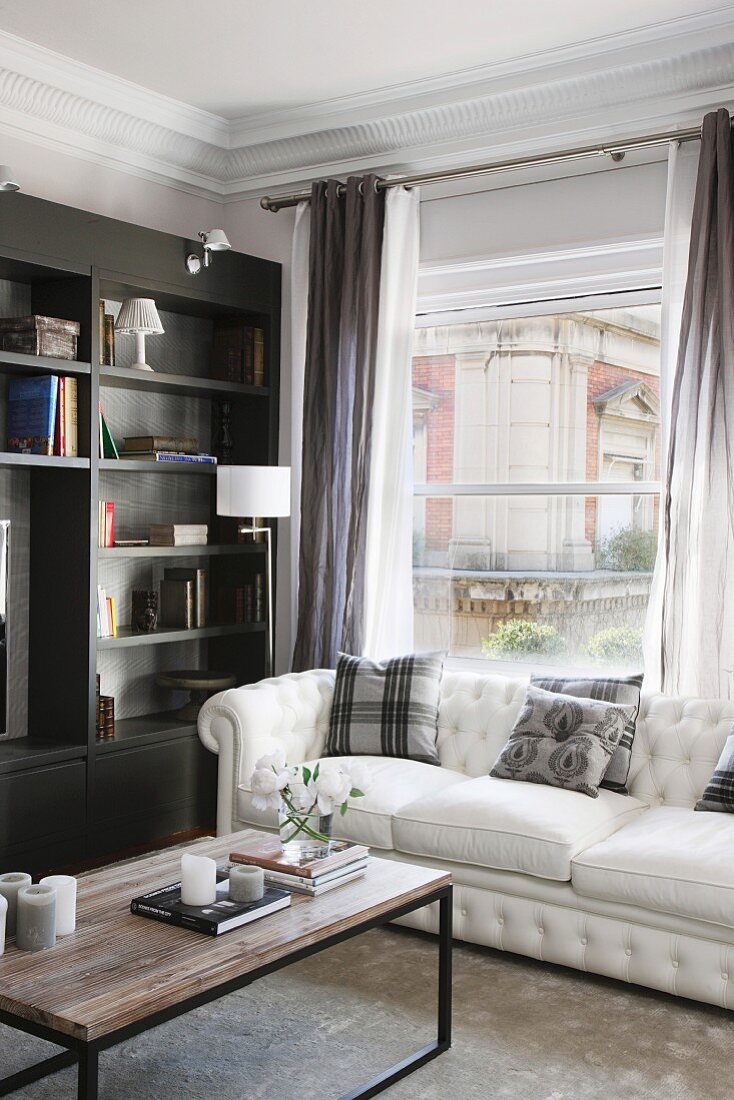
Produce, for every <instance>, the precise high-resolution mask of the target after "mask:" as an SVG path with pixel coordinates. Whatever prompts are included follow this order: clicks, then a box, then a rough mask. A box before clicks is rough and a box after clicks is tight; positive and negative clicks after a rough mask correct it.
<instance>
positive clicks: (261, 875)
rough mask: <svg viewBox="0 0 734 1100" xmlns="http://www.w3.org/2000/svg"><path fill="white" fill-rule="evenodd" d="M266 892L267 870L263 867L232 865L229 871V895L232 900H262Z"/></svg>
mask: <svg viewBox="0 0 734 1100" xmlns="http://www.w3.org/2000/svg"><path fill="white" fill-rule="evenodd" d="M264 893H265V872H264V871H263V869H262V867H250V866H249V865H247V864H243V865H242V866H241V867H231V868H230V872H229V896H230V898H231V899H232V901H239V902H253V901H260V898H261V897H262V896H263V894H264Z"/></svg>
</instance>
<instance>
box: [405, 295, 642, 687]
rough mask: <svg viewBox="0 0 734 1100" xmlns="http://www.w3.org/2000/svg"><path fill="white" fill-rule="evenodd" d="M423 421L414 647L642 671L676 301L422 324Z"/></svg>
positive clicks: (416, 400)
mask: <svg viewBox="0 0 734 1100" xmlns="http://www.w3.org/2000/svg"><path fill="white" fill-rule="evenodd" d="M455 316H456V315H454V317H455ZM413 422H414V450H415V497H414V595H415V629H416V647H417V648H420V649H426V648H446V649H448V651H449V654H450V656H452V657H460V658H467V659H475V660H476V659H483V660H485V661H486V660H487V659H491V660H495V661H502V662H513V663H517V662H520V663H525V664H532V665H534V666H552V665H554V664H563V665H565V666H570V665H573V666H575V667H586V668H593V667H594V666H595V665H596V664H600V663H603V664H604V667H605V668H607V669H609V668H610V667H615V668H618V669H624V668H632V667H634V668H635V669H638V668H639V667H640V666H641V661H642V652H641V639H642V628H643V624H644V618H645V612H646V608H647V602H648V598H649V593H650V587H651V582H652V571H653V565H654V561H655V554H656V550H657V529H658V513H659V491H660V490H659V480H660V306H659V305H654V304H653V305H650V304H645V305H640V304H634V303H633V302H631V303H630V304H628V305H620V304H616V303H615V305H614V306H610V307H609V308H595V309H589V310H578V309H577V308H574V307H573V305H572V304H569V305H568V306H567V307H566V308H564V306H563V304H560V303H559V304H558V306H557V311H556V312H554V313H549V314H546V315H542V316H525V317H516V316H514V317H507V318H505V319H503V320H497V319H492V320H486V321H482V320H478V321H475V320H473V321H471V322H465V323H461V322H459V323H451V324H446V325H441V324H433V323H429V324H421V327H419V328H417V330H416V336H415V347H414V359H413Z"/></svg>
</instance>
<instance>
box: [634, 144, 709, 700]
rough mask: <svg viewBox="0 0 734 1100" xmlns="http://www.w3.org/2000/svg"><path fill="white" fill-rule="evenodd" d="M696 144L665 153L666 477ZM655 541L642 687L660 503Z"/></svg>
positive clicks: (657, 580) (658, 570) (661, 576)
mask: <svg viewBox="0 0 734 1100" xmlns="http://www.w3.org/2000/svg"><path fill="white" fill-rule="evenodd" d="M699 153H700V146H699V143H698V142H697V141H689V142H683V144H681V143H680V142H672V143H671V145H670V151H669V153H668V189H667V195H666V200H665V237H664V245H663V303H662V311H661V333H660V397H661V401H660V416H661V421H662V424H661V428H662V431H661V441H660V452H661V470H662V476H663V477H665V471H666V468H667V454H668V439H669V430H670V403H671V395H672V392H673V379H674V377H675V368H676V364H677V362H678V345H679V342H680V323H681V316H682V313H683V298H684V295H685V291H686V276H687V274H688V252H689V248H690V242H691V220H692V218H693V198H694V195H695V191H696V175H697V172H698V158H699ZM660 517H661V518H660V546H659V549H658V557H657V563H656V566H655V575H654V578H653V585H652V592H651V593H650V603H649V605H648V610H647V621H646V623H645V639H644V650H645V687H646V689H648V690H650V691H660V690H661V689H662V682H661V681H662V663H661V649H660V644H661V636H662V628H663V589H664V587H665V556H664V553H663V508H662V501H661V508H660Z"/></svg>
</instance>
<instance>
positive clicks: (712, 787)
mask: <svg viewBox="0 0 734 1100" xmlns="http://www.w3.org/2000/svg"><path fill="white" fill-rule="evenodd" d="M693 808H694V810H713V811H714V813H720V814H734V729H733V730H732V731H731V733H730V734H729V736H728V737H727V739H726V744H725V745H724V748H723V750H722V753H721V756H720V757H719V762H718V764H717V765H716V770H715V772H714V774H713V775H712V776H711V778H710V779H709V781H708V785H707V787H706V790H705V791H704V792H703V795H702V796H701V798H699V800H698V802H697V803H696V805H695V806H694V807H693Z"/></svg>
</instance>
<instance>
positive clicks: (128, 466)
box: [99, 458, 217, 477]
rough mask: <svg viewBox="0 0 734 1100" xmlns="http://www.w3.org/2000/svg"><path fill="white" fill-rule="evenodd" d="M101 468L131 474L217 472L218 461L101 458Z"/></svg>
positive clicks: (210, 474) (212, 473) (211, 473)
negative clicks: (156, 460) (152, 460)
mask: <svg viewBox="0 0 734 1100" xmlns="http://www.w3.org/2000/svg"><path fill="white" fill-rule="evenodd" d="M99 468H100V470H116V471H117V472H118V473H129V474H205V475H206V474H208V475H209V476H210V477H212V476H213V475H215V474H216V472H217V464H216V462H149V461H148V460H147V459H145V458H101V459H100V460H99Z"/></svg>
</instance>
